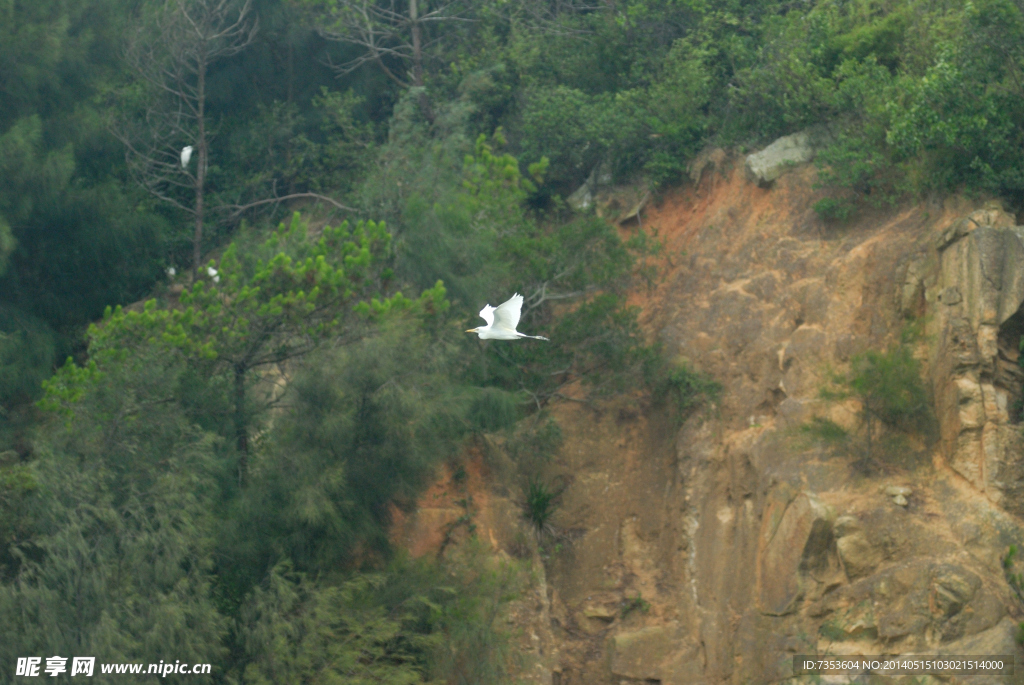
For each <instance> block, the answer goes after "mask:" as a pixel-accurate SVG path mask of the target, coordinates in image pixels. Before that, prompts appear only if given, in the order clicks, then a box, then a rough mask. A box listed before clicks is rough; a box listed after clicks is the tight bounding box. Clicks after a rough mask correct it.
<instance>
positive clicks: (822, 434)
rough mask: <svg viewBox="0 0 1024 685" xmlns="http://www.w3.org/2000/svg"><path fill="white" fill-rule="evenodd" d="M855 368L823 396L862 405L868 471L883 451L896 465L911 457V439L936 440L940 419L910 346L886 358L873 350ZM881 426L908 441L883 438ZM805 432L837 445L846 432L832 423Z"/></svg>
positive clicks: (897, 347) (856, 358)
mask: <svg viewBox="0 0 1024 685" xmlns="http://www.w3.org/2000/svg"><path fill="white" fill-rule="evenodd" d="M850 367H851V370H850V373H848V374H845V375H841V374H836V375H834V376H833V377H832V379H831V384H830V385H829V386H828V387H824V388H822V389H821V390H820V391H819V394H820V396H821V397H822V399H825V400H830V401H839V400H844V399H847V398H851V397H852V398H855V399H857V400H859V401H860V404H861V419H862V425H863V427H864V450H863V459H862V461H861V463H862V464H863V465H867V464H869V463H871V461H872V460H873V458H874V451H875V450H876V448H878V447H879V446H881V447H882V448H883V450H882V451H883V453H884V454H885V455H886V456H887V457H888V458H890V459H897V458H898V457H899V456H900V455H902V454H905V453H906V452H907V449H908V445H907V443H906V440H905V436H906V435H908V434H913V433H916V434H923V435H924V437H925V438H926V439H932V438H933V437H934V432H935V416H934V414H933V413H932V410H931V406H930V405H929V403H928V394H927V391H926V390H925V387H924V384H923V383H922V381H921V370H920V364H919V362H918V361H917V360H916V359H914V356H913V353H912V351H911V348H910V346H909V345H907V344H906V342H904V343H903V344H899V345H895V346H893V347H892V348H890V349H889V350H887V351H886V352H879V351H876V350H868V351H867V352H864V353H863V354H859V355H856V356H854V357H853V358H852V359H851V362H850ZM878 424H881V426H882V427H884V428H886V429H889V430H890V431H897V432H898V433H899V434H902V435H899V434H891V433H890V434H888V435H881V436H880V435H879V434H878V430H877V428H878ZM804 430H805V432H807V433H808V434H811V435H816V436H818V437H819V438H822V439H824V440H825V441H826V442H832V443H833V444H837V443H839V442H841V441H842V440H843V436H842V434H841V432H840V431H841V430H842V429H841V428H840V427H839V426H836V425H834V424H832V422H831V421H826V420H823V419H818V420H816V421H815V422H813V423H812V424H810V425H809V426H806V427H805V428H804Z"/></svg>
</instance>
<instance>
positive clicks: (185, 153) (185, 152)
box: [181, 145, 192, 169]
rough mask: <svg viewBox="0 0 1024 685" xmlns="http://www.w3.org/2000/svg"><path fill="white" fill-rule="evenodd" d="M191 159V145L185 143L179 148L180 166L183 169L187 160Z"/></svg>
mask: <svg viewBox="0 0 1024 685" xmlns="http://www.w3.org/2000/svg"><path fill="white" fill-rule="evenodd" d="M190 159H192V146H191V145H186V146H185V147H183V148H181V168H182V169H185V168H186V167H188V160H190Z"/></svg>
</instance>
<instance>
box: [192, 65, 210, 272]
mask: <svg viewBox="0 0 1024 685" xmlns="http://www.w3.org/2000/svg"><path fill="white" fill-rule="evenodd" d="M199 60H200V62H199V63H198V64H197V65H196V67H197V69H196V71H197V72H198V74H197V79H196V92H197V93H198V95H199V97H198V100H199V103H198V104H199V107H198V113H197V116H196V119H197V121H196V125H197V126H198V128H199V140H197V141H196V144H197V145H198V146H199V164H198V168H197V169H196V232H195V235H194V236H193V237H192V282H193V283H195V282H196V280H197V279H198V278H199V272H200V268H201V265H200V263H199V262H200V260H201V259H202V258H203V256H202V251H203V189H204V187H205V185H206V154H207V153H206V116H205V113H206V66H207V65H206V55H205V54H202V53H200V57H199Z"/></svg>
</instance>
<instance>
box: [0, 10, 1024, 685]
mask: <svg viewBox="0 0 1024 685" xmlns="http://www.w3.org/2000/svg"><path fill="white" fill-rule="evenodd" d="M1022 96H1024V10H1022V5H1021V4H1020V3H1019V2H1018V1H1016V0H970V1H963V0H718V1H716V2H707V1H704V0H31V1H30V0H0V682H13V680H12V679H13V678H14V676H13V673H14V663H15V662H16V660H17V658H18V657H24V656H31V655H36V656H51V655H55V654H57V655H62V656H72V655H74V656H85V655H90V656H95V657H97V659H98V661H104V662H117V661H124V662H157V661H160V660H161V659H168V658H170V659H172V660H174V659H180V660H181V661H188V662H192V663H211V664H213V672H212V674H210V675H207V676H189V679H188V680H189V682H193V683H207V682H210V683H212V682H217V683H253V684H256V683H324V684H327V683H353V684H355V683H389V684H392V685H400V684H408V683H428V682H429V683H453V684H456V683H457V684H460V685H469V684H473V685H477V684H484V683H503V682H512V681H513V680H514V678H513V677H512V675H510V674H514V673H515V669H516V651H515V649H514V648H513V646H512V645H513V638H514V636H513V635H511V634H510V633H509V632H508V631H507V630H506V629H505V628H504V627H503V626H504V625H505V623H503V622H502V621H501V620H500V617H501V616H502V611H503V607H504V606H505V605H506V604H507V603H508V602H509V601H511V600H513V599H515V598H516V597H517V595H518V593H519V592H520V591H521V589H522V588H523V587H524V585H525V584H526V583H527V582H528V579H529V574H530V559H529V558H528V557H527V558H524V559H506V560H505V561H496V560H495V559H494V558H492V556H491V555H489V554H487V553H486V552H485V551H484V550H483V549H481V548H480V546H479V545H476V544H474V543H473V541H472V540H471V539H470V540H469V541H468V542H466V543H465V544H461V545H459V546H457V547H452V548H451V549H449V550H446V553H445V554H443V555H441V556H440V557H439V558H437V559H433V558H431V559H416V560H414V559H410V558H407V557H406V556H405V555H404V554H402V553H401V552H400V551H399V550H397V549H396V548H395V545H394V544H393V541H392V540H391V538H390V537H389V527H390V525H391V523H392V520H393V518H394V517H395V515H396V513H398V512H403V511H409V510H410V509H411V508H412V507H413V506H414V504H415V502H416V498H417V496H418V495H420V494H421V493H422V492H423V490H424V488H425V487H427V485H429V483H430V482H431V479H432V478H433V477H434V474H435V473H436V470H437V468H438V467H440V466H442V465H444V466H447V467H448V468H449V469H450V470H451V471H452V472H454V473H458V470H459V468H460V467H459V465H460V460H462V459H464V458H465V453H466V451H467V449H470V448H472V449H477V450H486V449H501V450H503V451H505V452H506V453H507V454H508V455H510V456H511V458H512V459H513V462H514V464H515V467H516V469H517V474H516V478H517V479H518V481H520V482H521V483H522V492H523V499H524V506H523V516H524V518H525V519H526V520H528V521H529V522H531V523H532V524H534V529H535V531H536V535H537V536H538V537H539V536H542V535H543V534H544V524H545V520H546V517H547V515H548V514H549V513H550V512H549V511H548V510H547V507H548V506H549V503H550V502H551V501H552V500H554V499H555V498H556V496H557V488H558V484H556V483H546V482H544V481H543V480H541V479H539V477H538V473H539V470H538V469H539V465H541V464H543V462H544V460H545V459H547V458H549V456H550V455H551V454H553V453H554V451H555V450H557V449H558V447H559V444H560V441H561V437H560V431H559V427H558V424H557V422H556V421H555V419H554V418H553V417H552V415H551V414H550V412H549V409H550V408H551V407H552V406H553V405H554V404H555V403H558V402H565V401H574V402H581V401H582V402H585V401H588V399H589V398H599V397H601V396H607V395H609V394H614V393H627V392H629V393H643V394H646V395H648V396H649V397H651V398H654V399H655V400H656V401H657V402H659V403H660V404H659V406H662V405H663V406H665V407H667V411H673V412H682V411H686V410H687V409H688V408H689V407H691V406H692V405H693V404H694V403H695V402H697V401H698V398H699V397H701V396H707V395H713V394H714V392H715V384H714V382H713V380H711V379H707V378H705V377H703V376H701V375H700V374H698V373H697V372H695V371H692V370H691V369H689V368H688V367H686V366H682V365H679V364H678V363H675V362H674V361H673V360H670V359H668V358H667V357H666V355H665V354H663V352H662V350H661V349H660V348H659V347H658V345H657V344H655V343H654V342H653V341H650V340H648V339H647V337H646V336H645V335H644V333H643V331H642V330H641V328H640V326H639V324H638V318H637V317H638V311H637V310H636V308H634V307H631V306H628V305H627V299H626V296H627V293H628V292H629V290H630V289H631V288H642V287H643V286H644V284H645V283H646V282H649V281H651V279H656V278H657V276H658V275H657V273H655V272H652V271H651V270H649V269H647V268H645V265H646V264H648V263H649V260H647V258H648V257H650V256H651V255H655V254H656V253H657V251H658V249H659V242H658V239H657V236H656V235H653V234H648V233H645V231H644V230H643V227H642V226H641V227H638V226H635V225H634V226H632V227H629V228H626V229H623V228H621V227H619V226H616V225H613V224H612V223H609V222H608V221H605V220H604V219H602V218H600V217H599V216H597V215H596V214H594V213H593V212H591V211H585V210H584V211H578V210H575V209H573V207H572V206H571V203H569V202H567V198H569V196H570V195H572V193H573V192H574V191H575V190H576V189H577V188H579V187H580V186H581V184H583V183H585V182H586V181H587V179H588V178H590V177H592V175H594V174H598V175H602V176H606V177H608V178H609V179H611V182H616V183H618V182H623V183H625V182H630V183H636V184H641V185H643V186H646V187H647V188H648V189H649V190H650V192H651V193H653V194H655V195H657V194H658V193H662V192H665V191H666V189H670V188H671V187H673V186H676V185H680V184H682V183H684V182H687V181H686V179H687V173H686V169H687V164H688V163H689V162H690V161H691V160H692V159H693V158H694V156H695V155H696V154H697V153H698V152H700V151H701V150H702V149H704V148H706V147H708V146H710V145H715V146H721V147H730V148H734V149H737V150H739V151H744V150H750V149H754V148H755V147H757V146H763V145H764V144H767V143H769V142H771V141H772V140H773V139H775V138H776V137H778V136H782V135H786V134H790V133H794V132H796V131H799V130H804V129H808V128H810V127H818V128H819V129H820V130H822V131H824V132H825V137H826V139H827V141H828V144H827V145H826V146H825V147H824V148H823V149H822V151H821V152H820V153H819V155H818V157H817V159H816V162H815V163H816V164H817V165H818V167H819V175H818V178H819V182H820V183H821V184H822V188H824V189H825V191H826V195H825V198H824V199H823V200H821V201H820V202H818V203H817V205H815V209H816V210H817V211H818V212H819V214H820V215H821V216H822V217H824V218H825V219H827V220H828V221H834V222H842V221H845V220H847V219H849V218H850V217H851V216H853V215H855V214H856V213H857V212H859V211H863V210H864V209H865V208H872V207H879V206H882V205H892V204H895V203H898V202H901V201H903V200H906V199H908V198H913V197H919V196H923V195H928V194H941V193H946V192H951V191H959V192H966V193H968V194H971V193H973V194H978V195H998V196H1001V197H1003V198H1004V199H1006V200H1007V201H1008V202H1009V203H1010V204H1012V205H1014V206H1017V207H1019V205H1020V204H1021V202H1022V201H1024V155H1022V154H1021V153H1022V143H1024V97H1022ZM186 147H189V148H191V149H190V153H191V154H190V155H188V159H187V160H185V157H183V156H182V150H183V149H184V148H186ZM514 292H521V293H522V294H523V296H524V298H525V304H524V307H523V318H522V320H523V324H522V329H523V330H525V331H527V332H530V333H533V334H536V335H543V336H546V337H548V338H550V340H551V341H550V342H541V341H515V342H513V343H506V342H502V341H491V342H488V343H483V342H481V341H479V340H477V338H476V337H475V336H472V335H466V334H465V333H464V331H465V329H467V328H470V327H472V326H476V325H478V324H479V319H478V318H477V314H476V312H477V311H478V310H479V308H480V307H482V306H483V305H484V304H485V303H488V302H489V303H491V304H495V305H496V304H499V303H500V302H502V301H504V300H505V299H507V298H508V297H509V296H510V295H512V293H514ZM570 389H572V390H571V392H570ZM506 623H507V622H506ZM68 676H69V674H68V673H65V674H62V675H61V676H60V678H67V677H68ZM94 677H95V678H96V681H97V682H108V681H109V682H115V681H116V682H127V681H126V680H125V676H113V675H109V676H108V675H102V674H99V673H97V674H96V676H94ZM60 678H59V679H60ZM59 679H58V680H59ZM150 679H151V680H153V681H154V682H155V677H153V676H150ZM62 682H63V681H62ZM136 682H145V679H144V678H143V679H139V680H137V681H136Z"/></svg>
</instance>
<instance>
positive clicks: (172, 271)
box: [167, 266, 178, 278]
mask: <svg viewBox="0 0 1024 685" xmlns="http://www.w3.org/2000/svg"><path fill="white" fill-rule="evenodd" d="M176 273H178V272H177V270H175V268H174V267H173V266H169V267H167V275H168V276H170V277H171V278H174V275H175V274H176Z"/></svg>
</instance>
